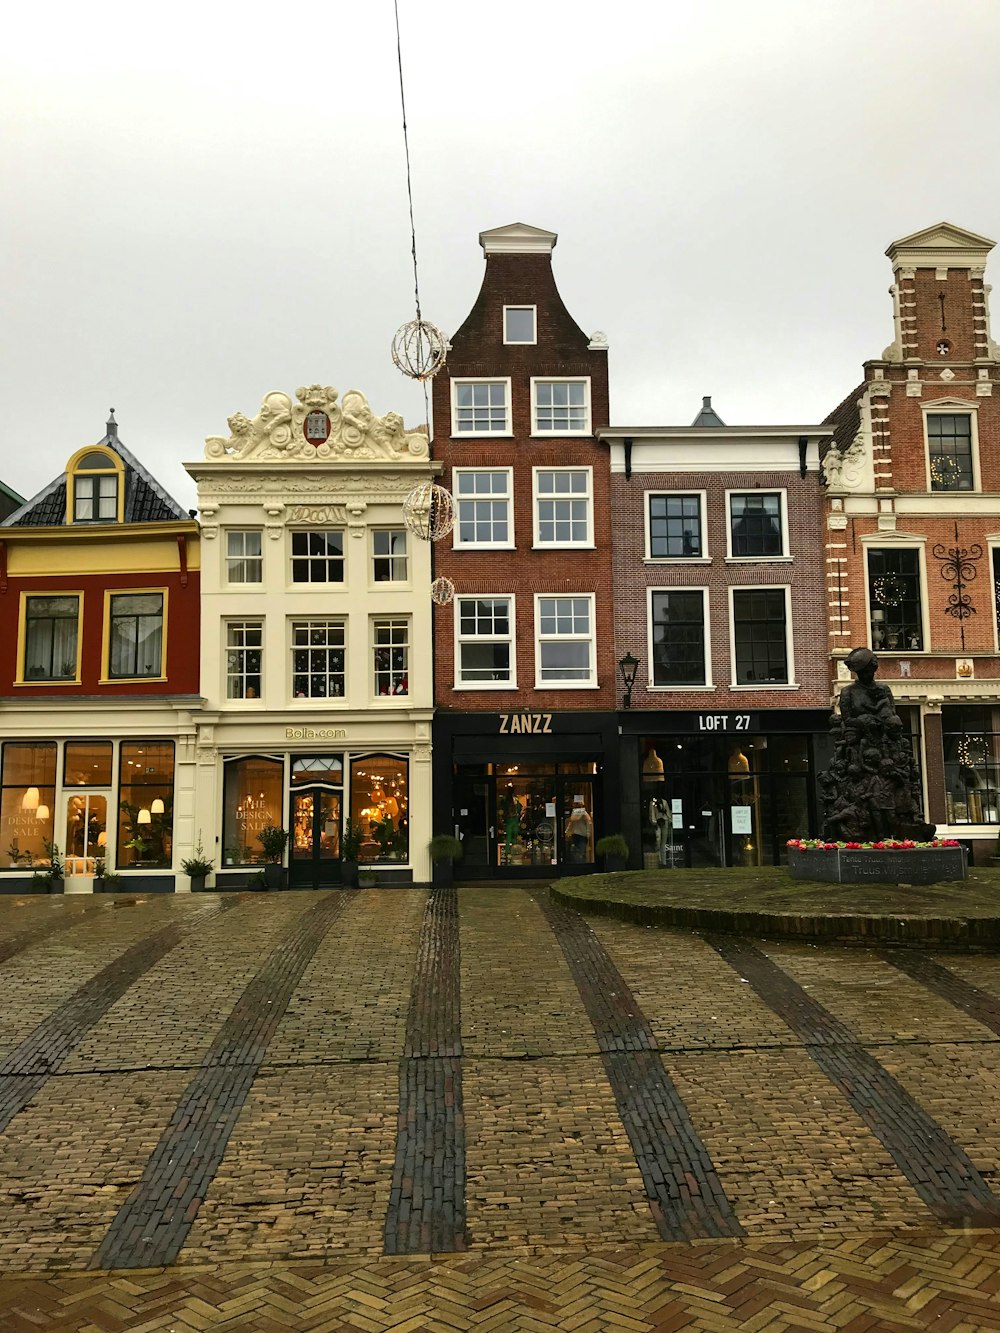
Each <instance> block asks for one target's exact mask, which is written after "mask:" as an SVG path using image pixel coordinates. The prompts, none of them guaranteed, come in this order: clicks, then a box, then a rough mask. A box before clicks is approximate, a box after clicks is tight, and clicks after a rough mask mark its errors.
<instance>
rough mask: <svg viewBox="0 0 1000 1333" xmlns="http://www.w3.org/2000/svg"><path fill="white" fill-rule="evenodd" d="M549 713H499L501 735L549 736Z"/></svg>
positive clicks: (550, 732) (550, 731)
mask: <svg viewBox="0 0 1000 1333" xmlns="http://www.w3.org/2000/svg"><path fill="white" fill-rule="evenodd" d="M551 734H552V714H551V713H501V714H500V735H501V736H527V735H531V736H551Z"/></svg>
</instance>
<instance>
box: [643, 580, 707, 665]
mask: <svg viewBox="0 0 1000 1333" xmlns="http://www.w3.org/2000/svg"><path fill="white" fill-rule="evenodd" d="M650 606H651V613H652V634H653V640H652V641H653V653H652V662H653V681H652V683H653V685H654V686H669V685H704V684H705V683H706V672H705V591H704V589H702V588H696V589H670V590H669V591H662V592H653V593H652V594H651V598H650Z"/></svg>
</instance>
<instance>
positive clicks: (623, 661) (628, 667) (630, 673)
mask: <svg viewBox="0 0 1000 1333" xmlns="http://www.w3.org/2000/svg"><path fill="white" fill-rule="evenodd" d="M618 670H619V671H620V672H621V673H622V684H623V685H624V686H625V694H624V697H623V698H622V707H623V708H631V707H632V686H633V685H634V684H635V673H636V672H637V671H638V670H639V659H638V658H637V657H633V656H632V654H631V653H626V654H625V656H624V657H621V658H619V659H618Z"/></svg>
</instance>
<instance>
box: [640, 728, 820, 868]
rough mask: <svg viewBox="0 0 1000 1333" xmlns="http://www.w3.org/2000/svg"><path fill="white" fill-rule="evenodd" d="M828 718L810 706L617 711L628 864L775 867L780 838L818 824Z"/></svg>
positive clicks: (781, 853) (780, 857)
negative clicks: (820, 784) (702, 710)
mask: <svg viewBox="0 0 1000 1333" xmlns="http://www.w3.org/2000/svg"><path fill="white" fill-rule="evenodd" d="M829 718H830V715H829V713H828V712H827V711H826V710H818V709H817V710H794V709H788V710H784V709H782V710H773V711H764V710H758V711H756V712H745V713H742V712H720V713H701V712H694V711H686V710H685V711H680V710H678V711H671V712H666V711H664V712H655V713H654V712H635V713H624V714H622V724H623V725H622V732H623V734H622V738H621V744H622V776H623V789H622V790H623V808H622V831H623V832H624V834H625V838H626V840H627V842H628V844H629V847H630V849H631V858H630V864H631V865H633V866H634V867H637V868H638V867H640V866H641V867H643V868H646V869H655V868H656V867H670V866H673V867H691V868H699V867H707V866H719V867H724V866H763V865H778V864H781V863H782V862H783V861H784V860H786V851H785V843H786V842H787V840H788V839H789V838H795V837H806V836H810V835H814V834H815V833H817V832H818V829H819V825H820V823H821V821H822V804H821V800H820V792H819V788H818V782H817V779H818V775H819V774H820V773H821V772H822V771H823V770H824V769H825V767H826V762H827V756H828V754H829V739H828V732H829ZM640 849H641V850H640Z"/></svg>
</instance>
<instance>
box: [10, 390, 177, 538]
mask: <svg viewBox="0 0 1000 1333" xmlns="http://www.w3.org/2000/svg"><path fill="white" fill-rule="evenodd" d="M94 448H95V449H98V448H99V449H108V450H110V452H111V453H113V454H116V455H117V456H118V457H119V458H120V459H121V461H122V463H123V464H124V468H125V511H124V514H125V518H124V521H125V522H126V523H175V522H176V521H177V520H178V519H186V518H187V517H188V513H187V510H185V509H182V508H181V506H180V505H179V504H178V503H177V501H176V500H174V499H173V498H172V497H171V496H169V495H168V494H167V492H166V491H165V490H164V489H163V487H162V486H161V485H160V483H159V482H158V481H157V480H156V478H155V477H154V476H152V474H151V473H149V472H147V471H146V469H145V468H144V467H143V466H142V464H141V463H140V462H139V460H138V459H137V458H136V457H135V456H134V455H133V454H131V453H129V451H128V450H127V449H126V448H125V446H124V445H123V444H122V442H121V440H119V438H118V423H117V422H116V421H115V414H114V409H113V408H112V411H111V417H110V420H109V421H108V423H107V433H106V435H105V436H104V438H103V439H102V440H98V442H97V444H96V445H95V446H94ZM65 524H66V474H65V472H63V473H61V474H60V475H59V476H58V477H56V478H55V479H54V480H53V481H50V482H49V484H48V485H47V486H46V487H45V488H44V489H43V490H41V491H39V492H38V494H37V495H35V496H33V497H32V499H30V500H28V501H26V502H25V503H24V504H22V505H21V507H20V508H19V509H16V510H15V511H14V512H13V513H12V514H11V515H10V516H9V517H8V518H5V519H4V520H3V521H2V522H0V527H11V528H48V527H62V526H65Z"/></svg>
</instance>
